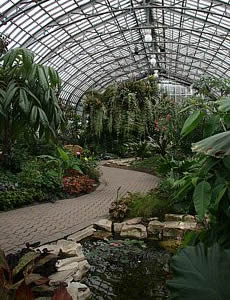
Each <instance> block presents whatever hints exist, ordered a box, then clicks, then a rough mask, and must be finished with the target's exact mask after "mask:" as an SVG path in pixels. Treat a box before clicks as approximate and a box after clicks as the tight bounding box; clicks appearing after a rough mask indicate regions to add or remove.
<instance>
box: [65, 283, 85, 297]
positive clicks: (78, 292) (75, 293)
mask: <svg viewBox="0 0 230 300" xmlns="http://www.w3.org/2000/svg"><path fill="white" fill-rule="evenodd" d="M67 291H68V293H69V294H70V296H71V297H72V298H73V300H87V299H89V298H90V297H91V293H90V290H89V288H88V287H87V286H86V285H85V284H82V283H80V282H71V283H70V284H69V286H68V287H67Z"/></svg>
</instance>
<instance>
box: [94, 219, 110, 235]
mask: <svg viewBox="0 0 230 300" xmlns="http://www.w3.org/2000/svg"><path fill="white" fill-rule="evenodd" d="M94 225H95V226H96V227H99V228H100V229H104V230H106V231H109V232H112V221H110V220H109V219H101V220H99V221H97V222H96V223H94Z"/></svg>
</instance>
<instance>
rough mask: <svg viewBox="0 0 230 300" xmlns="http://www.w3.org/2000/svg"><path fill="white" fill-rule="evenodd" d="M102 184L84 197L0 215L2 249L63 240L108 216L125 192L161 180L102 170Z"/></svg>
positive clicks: (138, 173)
mask: <svg viewBox="0 0 230 300" xmlns="http://www.w3.org/2000/svg"><path fill="white" fill-rule="evenodd" d="M101 170H102V172H103V175H102V178H101V184H100V186H99V187H98V188H97V189H96V191H94V192H92V193H90V194H86V195H84V196H81V197H78V198H74V199H65V200H59V201H57V202H55V203H44V204H38V205H34V206H29V207H24V208H19V209H16V210H12V211H9V212H2V213H0V248H2V249H3V250H5V251H6V252H14V251H16V250H17V249H19V248H22V247H23V246H25V243H26V242H30V243H34V242H38V241H39V242H41V244H44V243H47V242H51V241H54V240H58V239H61V238H63V237H65V236H67V235H70V234H73V233H75V232H77V231H79V230H81V229H83V228H84V227H86V226H88V225H91V224H92V223H93V222H94V221H95V220H97V219H98V218H100V217H103V216H105V215H106V214H108V209H109V206H110V203H111V202H112V201H113V200H114V199H115V198H116V194H117V189H118V188H119V187H121V189H120V191H119V195H120V196H122V195H124V194H125V193H126V192H128V191H129V192H137V191H140V192H147V191H149V190H150V189H153V188H154V187H155V186H156V184H157V182H158V179H157V178H156V177H154V176H152V175H149V174H146V173H141V172H136V171H131V170H124V169H118V168H109V167H101Z"/></svg>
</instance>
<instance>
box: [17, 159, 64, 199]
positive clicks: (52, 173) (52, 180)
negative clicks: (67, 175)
mask: <svg viewBox="0 0 230 300" xmlns="http://www.w3.org/2000/svg"><path fill="white" fill-rule="evenodd" d="M18 179H19V183H20V184H21V185H22V186H24V187H33V188H35V189H36V190H41V191H43V192H44V193H46V194H47V195H48V194H49V193H54V194H58V192H60V188H61V179H62V169H61V167H60V166H59V164H58V161H56V160H53V159H49V157H48V159H44V158H42V157H40V158H39V157H38V158H35V159H33V160H30V161H28V162H26V163H25V164H24V167H23V170H22V172H21V173H20V174H19V175H18Z"/></svg>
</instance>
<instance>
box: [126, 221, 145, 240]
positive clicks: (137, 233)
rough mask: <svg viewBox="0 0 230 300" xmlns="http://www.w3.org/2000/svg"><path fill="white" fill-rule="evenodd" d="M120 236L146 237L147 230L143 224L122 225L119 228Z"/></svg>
mask: <svg viewBox="0 0 230 300" xmlns="http://www.w3.org/2000/svg"><path fill="white" fill-rule="evenodd" d="M121 236H122V237H131V238H136V239H146V238H147V230H146V227H145V226H144V225H141V224H136V225H126V224H125V225H124V226H123V227H122V230H121Z"/></svg>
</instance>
